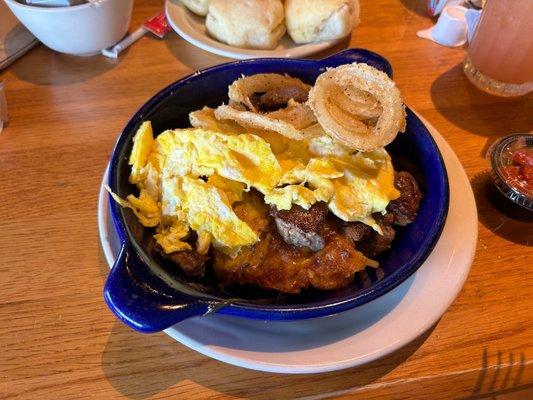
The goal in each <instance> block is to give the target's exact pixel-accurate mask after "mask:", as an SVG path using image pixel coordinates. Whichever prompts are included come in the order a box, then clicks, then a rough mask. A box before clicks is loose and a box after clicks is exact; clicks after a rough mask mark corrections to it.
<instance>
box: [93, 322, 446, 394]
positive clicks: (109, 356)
mask: <svg viewBox="0 0 533 400" xmlns="http://www.w3.org/2000/svg"><path fill="white" fill-rule="evenodd" d="M435 326H436V325H435ZM435 326H433V327H432V328H431V329H430V330H429V331H428V332H426V333H424V334H423V335H422V336H420V337H419V338H417V339H415V340H414V341H413V342H411V343H409V344H408V345H406V346H405V347H403V348H402V349H400V350H398V351H396V352H395V353H393V354H391V355H389V356H387V357H384V358H382V359H379V360H377V361H374V362H372V363H369V364H367V365H366V366H363V367H356V368H351V369H347V370H344V371H339V372H331V373H324V374H320V375H316V374H315V375H310V374H306V375H281V374H273V373H264V372H257V371H251V370H246V369H242V368H239V367H234V366H231V365H228V364H225V363H222V362H218V361H214V360H211V359H209V358H207V357H205V356H202V355H200V354H198V353H196V352H193V351H190V350H187V349H186V348H185V347H184V346H183V345H181V344H179V343H176V342H175V341H173V340H172V339H170V338H169V337H167V336H166V335H164V334H162V333H161V334H154V335H143V334H140V333H137V332H134V331H132V330H131V329H129V328H127V327H126V326H124V325H123V324H122V323H120V322H118V321H117V322H116V323H115V325H114V326H113V329H112V332H111V333H110V335H109V339H108V342H107V344H106V347H105V350H104V352H103V354H102V370H103V372H104V374H105V376H106V377H107V379H108V381H109V382H110V383H111V385H112V386H113V387H114V388H115V389H116V390H117V391H118V392H120V393H121V394H122V395H124V396H126V397H128V398H132V399H145V398H148V397H151V396H153V395H155V394H157V393H160V392H162V391H164V390H165V389H168V388H170V387H171V386H174V385H177V384H179V383H184V384H186V382H187V381H193V382H196V383H197V384H198V385H201V386H203V387H205V388H207V389H209V390H212V391H215V392H218V393H222V394H226V395H230V396H238V397H244V398H249V399H272V398H276V399H289V398H294V396H295V394H298V396H300V397H301V396H311V395H320V394H332V393H336V392H343V391H349V390H356V389H357V388H359V387H362V386H365V385H368V384H370V383H371V382H373V381H375V380H377V379H379V378H381V377H382V376H384V375H386V374H387V373H389V372H390V371H392V370H394V369H395V368H396V367H398V366H399V365H400V364H402V363H403V362H404V361H405V360H407V359H408V358H409V357H410V356H411V355H412V354H413V353H414V352H415V351H416V350H417V349H418V348H419V347H420V346H421V345H422V344H423V343H424V341H425V340H426V339H427V338H428V337H429V335H430V334H431V332H432V331H433V329H434V327H435Z"/></svg>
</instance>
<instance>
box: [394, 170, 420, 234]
mask: <svg viewBox="0 0 533 400" xmlns="http://www.w3.org/2000/svg"><path fill="white" fill-rule="evenodd" d="M394 186H395V187H396V189H398V190H399V191H400V193H401V194H400V197H399V198H398V199H396V200H393V201H391V202H390V203H389V205H388V207H387V211H388V212H389V213H390V214H392V215H393V216H394V224H395V225H400V226H405V225H408V224H410V223H411V222H413V221H414V219H415V218H416V214H417V212H418V207H419V206H420V201H421V200H422V193H421V192H420V189H419V188H418V185H417V183H416V181H415V178H413V176H412V175H411V174H410V173H409V172H397V173H396V174H395V175H394Z"/></svg>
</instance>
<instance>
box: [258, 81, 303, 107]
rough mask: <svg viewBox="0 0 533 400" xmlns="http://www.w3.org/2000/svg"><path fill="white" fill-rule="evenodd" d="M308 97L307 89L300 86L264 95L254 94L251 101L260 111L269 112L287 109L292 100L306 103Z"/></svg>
mask: <svg viewBox="0 0 533 400" xmlns="http://www.w3.org/2000/svg"><path fill="white" fill-rule="evenodd" d="M307 97H308V93H307V91H306V90H305V89H302V88H301V87H298V86H287V87H282V88H276V89H272V90H269V91H268V92H266V93H263V94H254V95H252V96H250V101H251V102H252V104H253V105H254V107H255V108H256V109H258V110H259V111H262V112H268V111H276V110H279V109H280V108H285V107H287V103H288V102H289V100H290V99H293V100H294V101H296V102H298V103H305V102H306V101H307Z"/></svg>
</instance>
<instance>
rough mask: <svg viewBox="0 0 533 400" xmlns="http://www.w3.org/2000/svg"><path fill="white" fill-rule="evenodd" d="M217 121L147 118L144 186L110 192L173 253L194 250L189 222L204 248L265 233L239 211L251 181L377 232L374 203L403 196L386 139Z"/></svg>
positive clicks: (381, 208) (279, 201) (135, 159)
mask: <svg viewBox="0 0 533 400" xmlns="http://www.w3.org/2000/svg"><path fill="white" fill-rule="evenodd" d="M209 128H210V129H209V130H208V129H199V128H190V129H176V130H167V131H165V132H163V133H161V134H160V135H159V136H157V138H155V139H154V137H153V132H152V127H151V124H150V122H149V121H147V122H144V123H143V124H142V125H141V127H140V128H139V130H138V131H137V133H136V135H135V137H134V139H133V149H132V152H131V156H130V159H129V164H130V165H131V175H130V182H131V183H133V184H135V185H137V187H138V188H139V190H140V192H139V196H138V197H135V196H134V195H128V196H127V197H126V199H121V198H119V197H118V196H117V195H115V194H114V193H111V195H112V196H113V198H114V199H115V200H116V201H117V202H118V203H119V204H120V205H121V206H123V207H128V208H131V209H132V211H133V212H134V214H135V215H136V216H137V217H138V219H139V221H140V222H141V224H143V225H144V226H147V227H156V234H155V235H154V237H155V240H156V241H157V243H158V244H159V245H160V246H161V247H162V248H163V250H164V251H165V252H167V253H171V252H174V251H181V250H190V249H191V245H190V244H189V243H188V242H187V238H188V236H189V233H190V230H193V231H194V232H196V234H197V241H196V250H197V251H198V253H200V254H205V253H207V252H208V250H209V247H210V246H211V245H213V246H214V247H216V248H218V249H221V250H222V251H225V252H226V253H227V254H235V251H236V250H238V248H240V247H241V246H246V245H251V244H253V243H256V242H257V241H258V240H259V235H258V232H257V231H256V230H254V229H253V228H252V227H250V226H249V225H248V224H246V223H245V222H244V221H242V220H241V219H239V217H238V215H237V214H236V213H235V211H234V210H235V209H236V207H237V208H238V207H240V206H241V205H242V204H244V203H242V202H243V194H244V192H247V191H249V190H250V189H251V188H254V189H256V190H258V191H259V192H261V193H262V194H263V195H264V201H265V203H267V204H271V205H275V206H276V207H277V208H278V209H280V210H288V209H290V208H291V207H292V205H293V204H297V205H299V206H301V207H303V208H305V209H309V207H311V205H312V204H314V203H315V202H318V201H324V202H327V203H328V206H329V209H330V211H331V212H332V213H333V214H335V215H336V216H338V217H339V218H341V219H343V220H345V221H361V222H363V223H365V224H367V225H370V226H372V227H373V228H374V229H375V230H377V231H378V232H379V231H380V228H379V226H378V225H377V224H376V222H375V221H374V219H373V218H372V213H376V212H381V213H384V212H385V209H386V207H387V205H388V203H389V202H390V201H391V200H393V199H396V198H398V196H399V191H398V190H397V189H396V188H395V187H394V170H393V167H392V163H391V159H390V157H389V155H388V154H387V152H386V151H385V149H383V148H381V149H378V150H375V151H373V152H368V153H362V152H359V153H355V154H354V153H352V152H351V151H350V149H348V148H346V147H344V146H343V145H340V144H338V143H336V142H334V141H333V140H332V139H331V138H330V137H329V136H326V135H325V134H324V135H321V136H318V137H313V138H311V139H308V140H304V141H294V140H288V139H286V138H283V139H280V137H281V136H280V135H278V134H274V133H265V132H254V133H241V132H230V131H228V130H229V129H228V128H229V126H224V127H223V128H224V129H217V128H220V126H217V125H216V124H215V123H214V122H213V124H212V125H210V126H209ZM108 190H109V189H108Z"/></svg>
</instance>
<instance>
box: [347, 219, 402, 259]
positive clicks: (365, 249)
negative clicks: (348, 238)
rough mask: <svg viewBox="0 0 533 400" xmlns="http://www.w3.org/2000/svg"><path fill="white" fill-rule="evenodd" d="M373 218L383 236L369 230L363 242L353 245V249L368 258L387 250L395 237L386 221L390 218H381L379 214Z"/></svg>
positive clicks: (392, 229)
mask: <svg viewBox="0 0 533 400" xmlns="http://www.w3.org/2000/svg"><path fill="white" fill-rule="evenodd" d="M373 216H374V219H375V220H376V222H377V223H378V225H379V227H380V228H381V231H382V233H383V234H382V235H380V234H379V233H378V232H376V231H374V230H373V229H371V231H370V234H368V235H367V236H366V237H365V238H364V240H362V241H360V242H357V243H355V248H356V249H357V250H359V251H360V252H361V253H363V254H364V255H365V256H367V257H369V258H372V257H375V256H377V255H378V254H379V253H382V252H384V251H385V250H388V249H389V248H390V244H391V242H392V241H393V240H394V236H395V235H396V232H395V231H394V228H393V227H392V226H391V225H390V224H389V223H388V222H387V220H390V217H386V215H385V216H382V215H381V214H374V215H373Z"/></svg>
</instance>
